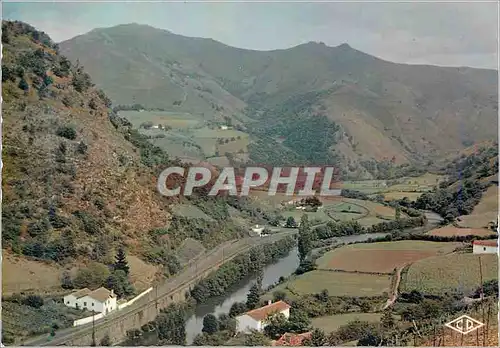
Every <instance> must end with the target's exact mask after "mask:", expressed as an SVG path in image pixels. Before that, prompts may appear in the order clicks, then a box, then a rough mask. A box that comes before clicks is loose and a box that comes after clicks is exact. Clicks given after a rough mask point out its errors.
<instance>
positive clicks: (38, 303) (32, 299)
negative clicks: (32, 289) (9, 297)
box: [23, 295, 43, 308]
mask: <svg viewBox="0 0 500 348" xmlns="http://www.w3.org/2000/svg"><path fill="white" fill-rule="evenodd" d="M23 304H25V305H26V306H30V307H33V308H40V307H42V306H43V298H42V297H41V296H38V295H28V296H27V297H26V298H25V299H24V300H23Z"/></svg>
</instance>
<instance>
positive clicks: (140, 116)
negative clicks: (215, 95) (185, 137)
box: [119, 110, 203, 128]
mask: <svg viewBox="0 0 500 348" xmlns="http://www.w3.org/2000/svg"><path fill="white" fill-rule="evenodd" d="M119 115H120V116H122V117H125V118H126V119H127V120H129V121H130V123H132V125H133V126H134V128H138V127H139V126H140V125H141V124H142V123H144V122H148V121H150V122H153V124H155V125H158V124H162V125H164V126H170V127H172V128H189V127H195V126H198V125H200V124H203V120H202V119H201V118H200V117H199V116H194V115H192V114H190V113H183V112H169V111H133V110H123V111H120V112H119Z"/></svg>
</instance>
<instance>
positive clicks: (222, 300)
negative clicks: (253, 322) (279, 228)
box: [186, 233, 387, 345]
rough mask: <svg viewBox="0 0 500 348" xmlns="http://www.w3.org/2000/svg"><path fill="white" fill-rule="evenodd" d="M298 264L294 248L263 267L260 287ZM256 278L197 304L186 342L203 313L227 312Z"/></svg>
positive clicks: (341, 240) (196, 329)
mask: <svg viewBox="0 0 500 348" xmlns="http://www.w3.org/2000/svg"><path fill="white" fill-rule="evenodd" d="M386 235H387V233H369V234H361V235H355V236H346V237H339V238H337V240H338V242H339V243H352V242H357V241H363V240H367V239H368V238H378V237H383V236H386ZM298 266H299V257H298V253H297V248H294V249H293V250H292V251H290V253H289V254H288V255H287V256H286V257H284V258H282V259H280V260H278V261H277V262H275V263H273V264H271V265H268V266H266V267H265V268H264V278H263V280H262V287H263V288H264V289H265V288H267V287H268V286H270V285H272V284H275V283H276V282H277V281H278V279H279V278H280V277H282V276H283V277H288V276H289V275H291V274H292V273H293V272H294V271H295V270H296V269H297V267H298ZM256 280H257V279H256V276H250V277H248V278H246V279H243V280H242V281H240V282H239V283H237V284H235V285H234V286H233V287H232V288H230V289H229V290H228V291H227V293H226V294H225V295H223V296H219V297H213V298H211V299H209V300H207V301H206V302H205V303H203V304H199V305H197V306H196V309H195V313H194V314H193V315H192V316H191V317H190V318H189V319H188V321H187V323H186V334H187V337H186V341H187V344H188V345H190V344H192V342H193V339H194V337H195V336H196V335H197V334H199V333H201V329H202V328H203V317H204V316H205V315H207V314H214V315H215V316H218V315H219V314H222V313H229V310H230V309H231V306H232V304H233V303H234V302H242V301H246V298H247V294H248V291H249V290H250V287H251V286H252V285H253V284H254V283H255V282H256Z"/></svg>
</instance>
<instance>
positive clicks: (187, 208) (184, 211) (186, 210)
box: [172, 204, 215, 221]
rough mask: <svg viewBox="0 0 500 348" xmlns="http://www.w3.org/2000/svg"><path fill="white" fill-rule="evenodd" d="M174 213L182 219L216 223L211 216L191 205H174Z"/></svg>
mask: <svg viewBox="0 0 500 348" xmlns="http://www.w3.org/2000/svg"><path fill="white" fill-rule="evenodd" d="M172 212H173V213H174V214H175V215H179V216H182V217H187V218H193V219H204V220H207V221H215V220H214V219H212V218H211V217H210V216H208V215H207V214H205V213H204V212H202V211H201V210H200V209H199V208H197V207H195V206H194V205H190V204H179V205H174V206H173V208H172Z"/></svg>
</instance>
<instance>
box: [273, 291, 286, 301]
mask: <svg viewBox="0 0 500 348" xmlns="http://www.w3.org/2000/svg"><path fill="white" fill-rule="evenodd" d="M284 299H286V292H284V291H281V290H277V291H275V292H273V302H276V301H283V300H284Z"/></svg>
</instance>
